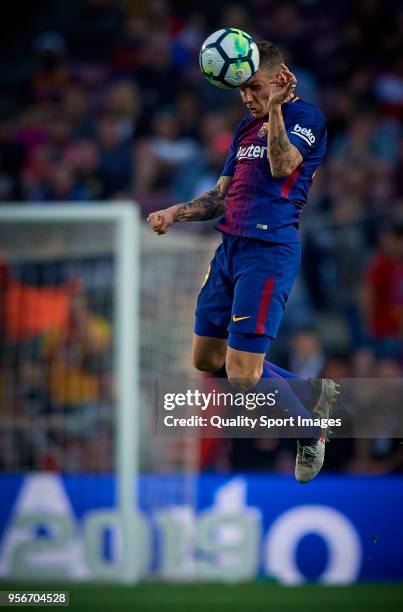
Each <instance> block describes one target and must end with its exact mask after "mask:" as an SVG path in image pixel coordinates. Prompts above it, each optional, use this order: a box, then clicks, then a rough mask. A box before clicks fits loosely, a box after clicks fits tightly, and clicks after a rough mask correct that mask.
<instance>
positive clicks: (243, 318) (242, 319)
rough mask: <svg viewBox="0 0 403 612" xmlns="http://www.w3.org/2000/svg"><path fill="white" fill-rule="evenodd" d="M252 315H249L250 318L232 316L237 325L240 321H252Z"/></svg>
mask: <svg viewBox="0 0 403 612" xmlns="http://www.w3.org/2000/svg"><path fill="white" fill-rule="evenodd" d="M251 316H252V315H249V316H248V317H236V316H235V315H232V320H233V322H234V323H237V322H238V321H244V320H245V319H250V318H251Z"/></svg>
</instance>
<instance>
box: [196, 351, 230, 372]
mask: <svg viewBox="0 0 403 612" xmlns="http://www.w3.org/2000/svg"><path fill="white" fill-rule="evenodd" d="M192 363H193V367H194V368H196V370H199V371H200V372H208V373H209V374H215V373H216V372H218V370H220V368H222V366H223V365H224V362H223V360H222V357H220V356H219V355H214V354H213V355H197V354H193V356H192Z"/></svg>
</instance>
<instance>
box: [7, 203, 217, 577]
mask: <svg viewBox="0 0 403 612" xmlns="http://www.w3.org/2000/svg"><path fill="white" fill-rule="evenodd" d="M214 242H215V241H214V240H210V239H209V240H206V239H200V238H198V237H194V236H192V237H189V236H188V235H186V234H181V233H175V234H174V235H173V237H171V239H158V238H157V237H156V236H154V235H152V234H151V233H150V232H149V231H148V230H147V228H145V227H143V226H142V224H141V223H140V222H139V219H138V214H137V210H136V209H135V208H134V207H133V205H130V204H117V205H113V206H112V205H110V204H108V205H93V206H90V207H87V206H83V207H78V206H72V205H71V206H57V207H54V206H49V207H36V206H31V207H24V208H22V207H21V206H8V207H3V209H2V210H0V244H1V250H0V283H1V304H0V362H1V370H0V372H1V373H0V470H1V472H0V493H1V497H2V499H3V500H4V503H3V504H2V508H1V509H0V576H3V577H9V578H15V579H30V578H35V579H42V580H44V579H48V578H49V577H54V578H55V579H73V580H74V579H90V580H92V579H109V580H115V581H124V582H132V581H135V580H137V579H139V578H141V577H142V576H148V575H153V574H156V573H158V571H159V569H158V568H159V567H160V565H161V563H160V560H159V559H158V554H159V552H158V547H157V546H155V545H154V544H153V528H154V527H153V522H154V521H155V520H156V517H158V516H160V517H161V516H162V515H163V514H164V511H166V509H168V508H169V509H171V510H172V509H173V508H175V512H176V516H182V520H183V521H184V522H185V523H186V521H188V522H189V520H191V518H189V517H190V516H191V513H192V511H193V508H194V506H195V502H196V500H195V478H194V476H195V474H196V473H197V470H198V466H199V449H198V445H197V443H196V441H195V440H190V439H164V438H159V437H156V436H155V433H154V426H153V419H154V414H153V405H154V404H153V402H154V399H155V384H156V381H158V379H159V378H160V377H169V375H170V374H175V375H178V373H179V374H181V375H183V377H184V378H186V376H189V377H191V376H193V377H194V373H193V370H192V366H191V337H192V327H193V310H194V300H195V297H196V295H197V291H198V288H199V285H200V281H201V279H202V276H203V273H204V271H205V269H206V267H207V263H208V258H209V256H210V254H211V251H212V249H213V248H214ZM164 516H165V517H166V514H165V515H164ZM186 571H187V570H186V568H185V567H183V568H178V572H179V573H180V572H182V573H186Z"/></svg>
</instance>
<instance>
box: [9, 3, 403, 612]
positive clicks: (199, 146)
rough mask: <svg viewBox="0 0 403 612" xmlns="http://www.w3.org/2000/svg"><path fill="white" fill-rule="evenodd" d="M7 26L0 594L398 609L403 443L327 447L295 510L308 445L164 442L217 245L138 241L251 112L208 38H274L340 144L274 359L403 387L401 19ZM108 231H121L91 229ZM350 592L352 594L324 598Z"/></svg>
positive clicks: (320, 194) (298, 15) (43, 17)
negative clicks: (129, 310) (128, 367)
mask: <svg viewBox="0 0 403 612" xmlns="http://www.w3.org/2000/svg"><path fill="white" fill-rule="evenodd" d="M9 8H10V12H9V14H8V15H7V18H5V17H4V16H3V17H4V18H3V23H2V25H1V31H2V36H1V37H0V49H1V52H0V66H1V69H0V92H1V96H0V286H1V298H0V367H1V370H0V497H1V504H0V576H1V578H2V583H1V586H2V588H5V585H6V584H8V583H9V581H10V580H19V581H25V583H27V582H28V581H32V580H34V579H35V580H36V581H39V583H38V584H42V585H43V584H45V583H46V584H52V583H50V582H49V581H50V579H52V580H57V581H58V582H57V583H55V584H61V583H63V584H64V585H66V584H67V581H71V580H73V581H74V580H86V581H98V582H99V581H103V582H105V583H109V582H119V581H122V580H123V581H126V582H130V580H131V578H133V577H135V576H136V573H137V574H139V575H140V578H141V579H142V580H148V579H150V578H152V579H154V580H162V579H165V580H175V581H178V580H179V581H181V580H185V581H189V580H192V579H195V578H197V577H203V578H204V579H206V580H209V581H212V580H218V581H220V580H224V581H228V580H230V581H237V580H248V581H250V580H254V579H255V578H259V579H261V578H264V579H265V581H263V582H262V581H261V580H258V581H256V582H252V583H251V584H248V585H244V586H242V585H241V586H228V585H226V586H225V587H221V590H220V588H219V587H217V586H211V585H206V586H203V585H198V586H197V588H193V587H189V586H180V585H177V586H170V587H169V586H165V587H162V586H160V585H159V587H158V588H159V589H160V591H159V593H160V594H159V595H157V592H156V591H155V590H153V587H152V585H151V586H150V585H144V586H140V587H128V586H126V587H116V586H114V587H113V588H112V587H110V589H109V590H108V589H106V587H104V586H102V587H101V586H98V587H95V586H94V587H89V586H88V587H81V589H80V587H78V586H75V587H74V588H73V590H72V594H73V595H74V597H75V599H74V602H73V604H72V605H73V606H74V607H75V608H76V609H79V606H80V605H82V606H83V609H84V607H85V608H86V609H88V608H89V607H90V605H91V604H90V599H91V600H92V602H93V605H94V607H95V606H96V605H98V607H100V606H101V605H102V603H103V604H104V605H105V606H112V605H114V602H115V605H119V606H120V607H121V608H122V609H126V608H125V606H134V605H137V609H144V610H145V609H147V610H152V609H154V607H155V609H157V607H158V608H160V607H161V606H164V607H166V608H167V609H175V610H182V609H183V610H198V609H202V608H203V609H204V608H205V607H206V606H207V605H208V606H209V608H210V609H211V610H214V609H218V608H220V610H222V609H227V608H229V607H231V608H232V609H234V610H236V609H238V608H237V605H238V606H239V609H240V606H241V605H242V606H248V607H249V608H250V609H253V610H254V609H256V610H257V609H260V608H263V606H264V607H265V608H266V607H268V608H269V609H270V606H271V609H276V610H291V609H297V607H298V609H300V610H307V609H309V610H315V609H319V607H322V606H324V605H326V608H327V610H329V611H331V610H339V609H342V608H349V609H358V608H363V609H365V610H372V609H373V610H375V609H377V610H379V609H380V608H382V609H385V610H398V609H401V608H402V606H403V595H402V589H401V587H400V584H399V581H403V553H402V550H403V528H402V525H403V521H402V507H403V503H402V502H403V487H402V484H403V476H402V472H403V445H402V441H401V440H399V439H385V438H380V439H371V440H365V439H361V440H352V439H346V440H337V441H334V442H332V443H331V444H330V445H329V446H328V449H327V459H326V465H325V468H324V471H323V472H322V474H321V476H320V477H319V478H318V479H317V480H315V482H313V483H312V484H310V485H309V487H307V488H303V487H301V486H300V485H298V484H297V483H295V482H294V480H293V478H292V472H293V464H294V441H292V440H278V441H276V440H258V439H237V440H214V439H206V440H203V441H201V442H200V443H198V444H196V442H195V441H194V440H188V439H184V440H175V441H172V440H164V439H159V438H156V437H155V436H153V433H152V427H153V420H152V419H153V413H152V409H153V399H154V382H155V380H156V379H157V378H158V377H159V376H166V375H168V376H169V375H170V374H178V372H180V373H181V374H182V375H183V376H184V377H185V376H189V377H190V376H192V375H193V372H192V367H191V363H190V341H191V333H192V321H193V303H194V298H195V295H196V294H197V291H198V287H199V285H200V282H201V280H202V278H203V275H204V272H205V270H206V266H207V264H208V260H209V257H210V256H211V253H212V251H213V249H214V247H215V245H216V244H217V241H218V236H217V232H216V231H215V230H214V229H213V224H211V223H195V224H181V227H179V228H177V227H175V228H174V229H173V231H172V233H171V234H170V235H169V236H168V237H167V238H163V239H158V238H157V237H155V236H153V235H152V234H151V233H150V232H149V231H148V230H147V228H146V227H145V221H144V219H145V217H146V216H147V214H148V213H149V212H150V211H152V210H156V209H158V208H161V207H165V206H167V205H169V204H171V203H173V202H178V201H185V200H188V199H190V198H192V197H194V196H195V195H197V194H199V193H200V192H202V191H205V190H207V189H209V188H211V187H212V186H213V185H214V184H215V182H216V180H217V177H218V176H219V173H220V171H221V169H222V166H223V164H224V160H225V157H226V153H227V150H228V147H229V143H230V139H231V133H232V129H233V127H234V125H235V124H236V123H237V122H238V121H239V120H240V119H241V117H242V116H243V114H244V110H243V108H242V105H241V103H240V99H239V94H238V93H237V92H227V91H225V92H223V91H220V90H218V89H216V88H214V87H212V86H211V85H209V84H208V83H207V82H206V81H205V80H204V79H203V78H202V76H201V74H200V71H199V68H198V51H199V48H200V45H201V43H202V42H203V40H204V39H205V38H206V36H207V35H208V34H209V33H211V32H212V31H214V30H215V29H218V28H219V27H223V26H233V27H239V28H242V29H244V30H246V31H247V32H249V33H250V34H251V35H252V36H254V37H255V38H256V39H269V40H273V42H275V43H276V44H278V45H279V46H280V47H281V48H282V49H283V51H284V52H285V55H286V58H287V64H288V65H289V66H290V67H291V69H292V70H293V71H294V72H295V74H296V75H297V77H298V93H299V95H300V96H301V97H303V98H305V99H306V100H308V101H310V102H313V103H315V104H317V105H319V106H320V107H321V108H322V110H323V111H324V112H325V114H326V115H327V117H328V130H329V140H328V154H327V157H326V161H325V163H324V165H323V167H322V168H321V169H320V171H319V172H318V173H317V176H316V177H315V182H314V185H313V187H312V190H311V193H310V198H309V202H308V203H307V205H306V208H305V211H304V215H303V221H302V235H303V242H304V258H303V265H302V270H301V274H300V277H299V279H298V282H297V284H296V286H295V288H294V290H293V293H292V296H291V299H290V301H289V304H288V306H287V311H286V316H285V319H284V322H283V325H282V328H281V333H280V336H279V338H278V340H277V341H276V343H275V345H274V347H273V352H272V353H271V355H270V357H271V358H272V360H273V361H276V362H277V363H278V364H279V365H282V366H285V367H289V368H290V369H291V370H293V371H294V372H296V373H297V374H299V375H301V376H306V377H317V376H327V377H335V378H350V377H352V378H354V377H357V378H382V379H388V378H391V379H396V378H401V373H402V367H403V351H402V343H401V339H402V329H403V180H402V176H403V54H402V51H403V49H402V41H403V8H402V6H401V3H400V2H399V1H398V0H396V1H394V0H387V1H386V2H385V1H381V0H352V1H348V0H340V1H339V2H337V3H333V2H329V1H326V0H295V1H293V2H288V1H284V2H280V1H275V0H250V1H248V2H239V3H233V2H221V3H219V5H217V3H213V2H211V1H210V0H204V1H203V2H202V1H200V0H193V1H192V3H191V4H190V3H187V2H184V1H182V0H172V1H171V2H169V0H133V1H132V0H121V1H118V0H68V1H67V0H37V1H36V2H35V3H32V2H23V1H21V2H19V3H16V5H15V6H14V7H9ZM122 202H123V203H125V204H122ZM99 203H102V204H101V205H100V204H99ZM134 203H136V205H137V206H138V207H139V210H140V217H141V221H140V226H139V228H138V230H139V234H138V239H137V242H136V243H138V245H139V249H140V260H139V275H140V278H139V283H138V285H137V291H136V296H137V299H139V305H140V318H139V321H137V329H138V333H137V335H136V338H135V340H136V341H137V342H138V345H139V377H138V378H139V386H138V388H137V386H136V383H135V377H134V378H133V381H134V382H133V389H131V390H130V391H129V396H130V397H129V396H128V397H126V403H127V400H128V399H129V401H132V400H133V401H134V402H135V403H136V406H137V416H136V420H135V427H134V429H135V431H133V432H131V433H132V435H133V439H135V438H136V439H138V441H139V447H138V452H136V457H135V458H134V464H133V454H134V453H133V454H131V453H130V451H131V449H130V448H127V447H126V448H125V449H124V450H123V453H122V452H121V449H120V450H119V448H118V446H119V444H120V442H121V440H122V439H123V438H119V436H120V435H121V434H122V423H121V422H120V424H119V411H120V409H121V402H122V393H123V394H124V393H125V388H124V384H123V385H122V380H121V378H120V373H119V372H118V369H119V365H117V363H118V360H117V359H116V355H117V354H118V353H119V351H120V348H121V343H122V336H120V335H119V333H120V332H119V333H118V332H117V325H118V323H117V319H118V315H119V313H120V312H121V310H120V308H121V307H122V304H121V301H122V300H123V301H124V300H125V299H126V297H125V296H126V294H125V293H124V291H125V288H124V287H123V288H122V283H121V280H119V279H121V277H120V274H121V268H120V267H119V266H120V264H121V261H120V249H119V233H118V230H117V224H118V223H119V219H122V218H123V219H125V218H126V217H125V215H128V217H127V219H128V220H129V221H130V223H134V226H136V225H137V224H136V221H135V219H132V216H131V214H130V209H133V210H134V207H135V204H134ZM66 208H68V209H69V210H70V211H71V212H69V211H67V212H66ZM89 209H90V212H88V210H89ZM106 209H110V211H111V215H110V218H108V219H107V221H106V222H105V221H101V220H93V219H94V217H93V216H92V215H95V217H96V216H97V215H98V214H99V217H100V219H101V217H102V216H103V215H105V212H104V211H105V210H106ZM91 210H93V213H91ZM122 210H123V212H122V215H123V216H122V217H119V215H120V212H119V211H122ZM108 214H109V213H106V217H108ZM68 218H69V219H70V221H67V219H68ZM89 218H90V219H92V220H91V222H89V221H88V219H89ZM72 219H74V222H72ZM127 252H128V253H130V252H131V251H130V248H129V249H128V251H127ZM134 268H135V262H133V269H134ZM119 283H121V284H120V285H119ZM123 284H124V283H123ZM117 285H119V286H120V287H121V289H122V291H123V293H119V292H117V291H116V287H117ZM130 286H131V284H130V282H129V281H128V282H127V287H126V289H127V290H128V292H129V293H128V299H129V303H132V302H130V299H132V298H133V296H131V295H130ZM136 296H134V302H133V304H134V305H135V300H136ZM119 354H120V353H119ZM379 409H380V410H381V409H382V405H380V406H379ZM123 429H124V428H123ZM119 432H120V433H119ZM128 439H129V440H130V436H129V438H128ZM125 462H126V465H128V466H129V467H133V465H134V466H136V465H137V467H138V470H139V479H138V481H137V480H136V487H133V489H135V490H137V491H138V503H139V507H140V508H141V510H142V513H143V521H144V522H143V523H141V524H140V527H139V526H138V525H137V526H136V527H133V529H132V530H131V529H130V528H129V529H128V524H127V523H125V525H124V527H123V534H124V536H125V535H128V533H127V529H128V531H129V532H130V533H131V535H130V534H129V536H130V537H132V535H133V533H134V534H135V535H138V534H139V533H140V532H141V533H142V534H143V536H144V537H143V538H142V540H144V541H143V542H142V549H141V552H139V551H138V550H137V549H136V551H135V552H134V553H133V551H132V553H133V554H134V557H136V559H137V558H140V561H139V566H138V567H137V566H136V568H135V569H132V568H131V567H129V568H128V565H126V563H129V564H130V562H131V556H130V554H129V557H127V558H126V557H124V555H123V562H122V563H123V564H121V563H120V561H119V559H121V557H122V555H121V553H122V549H123V548H124V546H122V541H121V540H119V537H116V525H117V522H116V521H118V519H117V518H116V513H115V514H114V512H113V510H114V509H116V507H117V506H116V505H117V504H118V503H120V502H119V486H120V485H119V484H117V483H118V481H117V479H116V477H117V476H119V475H120V476H121V471H122V470H123V471H124V470H125ZM136 469H137V468H136ZM129 472H130V470H129ZM137 484H138V486H137ZM126 492H127V491H126ZM126 501H127V500H126ZM108 511H109V513H108ZM126 518H127V517H126ZM125 520H126V519H125ZM209 521H212V522H211V525H210V523H209ZM129 523H130V521H129ZM212 526H215V530H213V531H214V533H213V536H212V537H211V538H210V536H209V533H210V532H209V529H210V530H211V529H212ZM147 534H148V536H147V537H146V535H147ZM209 538H210V539H209ZM129 539H130V538H129ZM135 539H136V538H135ZM136 542H137V540H136ZM195 542H196V545H195V544H194V543H195ZM195 550H196V553H195ZM132 556H133V555H132ZM136 559H135V560H134V562H135V564H136V563H137V561H136ZM132 560H133V559H132ZM274 581H278V582H280V583H285V584H287V585H294V584H301V583H306V582H309V583H320V585H321V586H317V587H314V586H304V587H298V588H297V587H294V588H293V589H289V588H283V587H280V586H274ZM379 581H383V582H385V583H388V584H383V585H380V584H379ZM392 581H394V582H393V583H392ZM358 582H364V583H372V582H373V584H364V585H357V584H356V583H358ZM389 582H390V584H389ZM20 584H23V583H20ZM29 584H30V585H31V586H32V582H30V583H29ZM341 584H344V585H346V584H347V585H349V586H348V587H341V586H339V587H337V588H336V587H334V586H330V585H341ZM326 585H327V586H326ZM65 588H67V587H66V586H65ZM119 588H120V589H121V590H119ZM222 589H224V590H222ZM108 597H109V599H108ZM108 602H110V603H108ZM108 609H109V608H108Z"/></svg>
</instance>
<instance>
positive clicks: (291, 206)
mask: <svg viewBox="0 0 403 612" xmlns="http://www.w3.org/2000/svg"><path fill="white" fill-rule="evenodd" d="M282 111H283V117H284V125H285V128H286V130H287V135H288V138H289V140H290V142H291V143H292V144H293V145H295V146H296V147H297V149H298V150H299V151H300V152H301V155H302V157H303V162H302V163H301V164H300V165H299V166H298V168H296V170H295V171H294V172H293V173H292V174H291V175H289V176H287V177H280V178H274V177H273V175H272V174H271V172H270V165H269V161H268V158H267V117H266V118H264V119H254V118H253V116H252V115H251V114H250V113H249V114H248V115H247V116H246V117H245V118H244V119H243V120H242V121H241V123H239V125H238V126H237V127H236V128H235V131H234V136H233V140H232V144H231V149H230V151H229V154H228V157H227V161H226V163H225V166H224V170H223V171H222V173H221V176H232V177H233V178H232V182H231V185H230V188H229V190H228V193H227V196H226V199H225V204H226V211H225V216H224V217H222V218H221V219H220V221H219V223H218V225H217V226H216V228H217V229H219V230H220V231H222V232H226V233H228V234H233V235H235V236H247V237H250V238H260V239H262V240H267V241H269V242H283V243H288V242H298V241H299V232H298V226H299V218H300V214H301V211H302V207H303V205H304V203H305V202H306V199H307V196H308V191H309V188H310V186H311V183H312V178H313V175H314V173H315V170H316V169H317V167H318V166H319V165H320V163H321V161H322V159H323V156H324V155H325V152H326V119H325V117H324V115H323V113H322V112H321V111H320V110H319V109H318V108H316V107H315V106H313V105H312V104H309V103H307V102H305V101H303V100H300V99H296V100H295V101H292V102H288V103H286V104H283V106H282Z"/></svg>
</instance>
